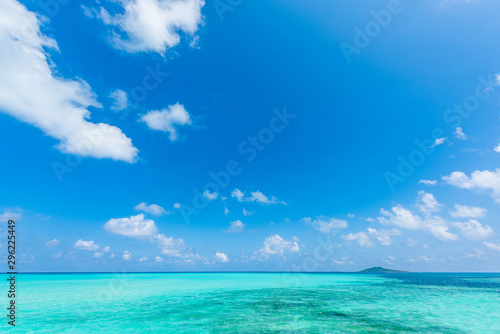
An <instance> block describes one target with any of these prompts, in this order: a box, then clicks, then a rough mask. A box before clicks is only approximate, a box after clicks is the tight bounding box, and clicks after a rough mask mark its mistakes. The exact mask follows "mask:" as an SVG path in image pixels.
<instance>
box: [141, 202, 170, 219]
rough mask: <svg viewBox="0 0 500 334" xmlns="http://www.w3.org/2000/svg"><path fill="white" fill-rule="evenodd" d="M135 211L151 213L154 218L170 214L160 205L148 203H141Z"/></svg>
mask: <svg viewBox="0 0 500 334" xmlns="http://www.w3.org/2000/svg"><path fill="white" fill-rule="evenodd" d="M134 210H137V211H142V212H146V213H149V214H151V215H154V216H161V215H164V214H168V213H169V212H168V211H167V210H165V209H164V208H162V207H161V206H159V205H158V204H149V205H148V203H146V202H141V203H139V204H137V205H136V206H135V207H134Z"/></svg>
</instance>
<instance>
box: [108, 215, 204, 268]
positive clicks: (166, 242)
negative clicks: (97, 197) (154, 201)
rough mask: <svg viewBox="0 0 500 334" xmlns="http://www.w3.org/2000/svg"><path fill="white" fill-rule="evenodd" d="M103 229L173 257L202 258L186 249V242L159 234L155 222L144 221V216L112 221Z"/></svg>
mask: <svg viewBox="0 0 500 334" xmlns="http://www.w3.org/2000/svg"><path fill="white" fill-rule="evenodd" d="M103 228H104V229H105V230H107V231H108V232H111V233H114V234H118V235H123V236H126V237H132V238H140V239H143V240H148V241H149V242H151V243H153V244H156V245H157V246H158V247H159V248H160V249H161V251H162V253H163V254H165V255H168V256H172V257H182V258H186V259H187V258H189V259H191V260H192V259H195V258H201V257H199V256H198V255H197V254H192V252H191V250H190V249H188V248H187V247H186V244H185V243H184V240H182V239H174V238H173V237H167V236H165V235H164V234H160V233H158V228H157V227H156V225H155V222H154V221H153V220H150V219H144V214H142V213H141V214H139V215H137V216H132V217H130V218H118V219H110V220H109V221H108V222H107V223H106V224H104V226H103Z"/></svg>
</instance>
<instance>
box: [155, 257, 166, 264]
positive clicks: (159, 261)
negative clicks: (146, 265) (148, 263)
mask: <svg viewBox="0 0 500 334" xmlns="http://www.w3.org/2000/svg"><path fill="white" fill-rule="evenodd" d="M163 261H164V260H163V258H161V257H160V256H155V262H156V263H162V262H163Z"/></svg>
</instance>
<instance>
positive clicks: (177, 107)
mask: <svg viewBox="0 0 500 334" xmlns="http://www.w3.org/2000/svg"><path fill="white" fill-rule="evenodd" d="M139 120H140V121H141V122H144V123H146V124H147V126H148V127H149V128H150V129H152V130H157V131H163V132H168V134H169V136H168V138H169V139H170V140H171V141H175V140H177V139H178V136H179V135H178V133H177V129H178V127H179V126H183V125H190V124H191V117H190V116H189V114H188V112H187V111H186V109H185V108H184V106H183V105H182V104H179V103H176V104H174V105H171V106H169V107H168V108H166V109H162V110H151V111H149V112H147V113H146V114H145V115H142V116H141V117H140V119H139Z"/></svg>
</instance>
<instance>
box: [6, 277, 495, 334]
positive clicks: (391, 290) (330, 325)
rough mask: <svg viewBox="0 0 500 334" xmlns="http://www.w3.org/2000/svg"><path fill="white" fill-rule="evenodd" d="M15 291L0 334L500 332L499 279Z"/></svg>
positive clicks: (131, 280) (94, 282)
mask: <svg viewBox="0 0 500 334" xmlns="http://www.w3.org/2000/svg"><path fill="white" fill-rule="evenodd" d="M2 277H5V275H2ZM3 281H4V280H3ZM4 282H5V281H4ZM2 286H5V291H7V284H3V285H2ZM17 290H18V291H17V292H18V296H17V297H18V298H17V319H16V327H15V328H14V329H12V328H10V326H8V325H7V318H6V317H5V316H2V319H3V320H2V323H1V324H0V331H1V332H7V330H8V331H9V332H12V333H17V332H19V333H116V334H118V333H480V334H494V333H500V274H338V273H335V274H286V273H283V274H274V273H273V274H268V273H241V274H239V273H235V274H233V273H220V274H219V273H214V274H207V273H173V274H120V273H116V274H22V275H21V274H20V275H18V276H17ZM1 295H2V297H1V298H0V301H2V305H7V302H8V300H7V296H6V295H7V294H6V293H5V294H4V293H2V294H1ZM2 309H3V310H5V308H3V306H2ZM3 312H5V314H6V313H7V312H6V311H3Z"/></svg>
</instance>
